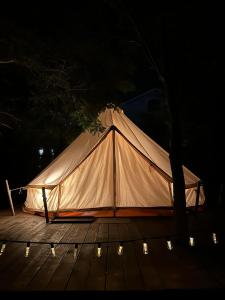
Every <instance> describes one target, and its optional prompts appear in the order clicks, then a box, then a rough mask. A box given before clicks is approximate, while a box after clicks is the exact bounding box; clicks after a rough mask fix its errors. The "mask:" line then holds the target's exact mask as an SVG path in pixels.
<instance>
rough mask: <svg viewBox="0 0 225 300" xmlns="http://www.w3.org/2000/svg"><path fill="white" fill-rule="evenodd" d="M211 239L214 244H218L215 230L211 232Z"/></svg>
mask: <svg viewBox="0 0 225 300" xmlns="http://www.w3.org/2000/svg"><path fill="white" fill-rule="evenodd" d="M212 239H213V243H214V244H218V239H217V236H216V233H215V232H213V234H212Z"/></svg>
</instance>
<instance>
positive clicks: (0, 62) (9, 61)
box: [0, 59, 16, 64]
mask: <svg viewBox="0 0 225 300" xmlns="http://www.w3.org/2000/svg"><path fill="white" fill-rule="evenodd" d="M15 62H16V61H15V60H14V59H11V60H0V64H12V63H15Z"/></svg>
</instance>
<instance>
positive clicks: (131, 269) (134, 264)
mask: <svg viewBox="0 0 225 300" xmlns="http://www.w3.org/2000/svg"><path fill="white" fill-rule="evenodd" d="M121 235H122V239H123V240H125V241H126V240H132V239H139V238H141V235H140V233H139V232H138V231H137V230H135V226H134V225H133V223H130V224H124V226H122V232H121ZM138 251H142V249H141V247H140V248H138V247H137V243H135V242H128V243H125V244H124V253H123V256H122V259H123V267H124V275H125V282H126V290H142V289H143V288H144V283H143V281H142V277H141V273H140V268H139V262H138V260H137V253H136V252H138Z"/></svg>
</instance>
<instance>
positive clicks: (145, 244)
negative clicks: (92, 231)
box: [0, 232, 219, 260]
mask: <svg viewBox="0 0 225 300" xmlns="http://www.w3.org/2000/svg"><path fill="white" fill-rule="evenodd" d="M195 234H196V232H195ZM175 236H176V235H173V236H167V237H166V246H167V249H168V250H170V251H171V250H172V249H173V248H174V246H173V244H172V241H171V240H170V239H169V238H170V237H175ZM211 237H212V240H213V243H214V244H218V242H219V241H218V237H217V233H215V232H213V233H211ZM151 239H165V236H164V237H163V236H159V237H152V238H151V237H147V238H146V237H145V238H144V239H143V238H142V251H143V254H144V255H146V254H149V245H148V240H151ZM140 240H141V239H132V240H125V241H115V240H114V241H105V242H102V243H107V244H111V243H119V246H118V248H117V254H118V255H119V256H121V255H123V251H124V249H123V248H124V245H123V244H124V243H128V242H136V241H140ZM0 243H1V249H0V256H1V255H3V253H4V251H5V248H6V245H7V243H24V244H26V250H25V254H24V256H25V257H28V256H29V254H30V246H31V243H34V244H35V243H36V244H49V245H50V246H51V252H52V255H53V256H54V257H55V256H56V252H55V247H54V245H55V244H69V245H74V253H73V256H74V260H75V259H76V258H77V255H78V246H79V243H74V242H55V243H50V242H47V241H46V242H44V241H22V240H1V241H0ZM102 243H98V242H82V244H92V245H93V244H95V245H96V244H97V249H96V255H97V257H98V258H100V257H101V256H102V247H101V244H102ZM189 246H191V247H194V246H195V238H194V237H193V235H192V236H189Z"/></svg>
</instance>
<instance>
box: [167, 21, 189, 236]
mask: <svg viewBox="0 0 225 300" xmlns="http://www.w3.org/2000/svg"><path fill="white" fill-rule="evenodd" d="M174 25H175V24H174V23H173V19H172V21H171V18H165V19H163V20H162V27H163V28H162V44H163V48H164V49H166V51H164V72H165V78H166V83H165V81H164V82H163V86H164V91H165V97H166V101H167V104H168V108H169V111H170V118H171V140H170V164H171V171H172V177H173V197H174V199H173V200H174V211H175V224H176V233H177V235H178V236H180V237H181V239H180V240H181V241H184V240H185V238H186V236H187V234H188V222H187V215H186V197H185V181H184V173H183V167H182V156H181V133H180V127H181V124H180V120H179V100H180V99H179V98H180V97H179V76H180V74H179V73H178V70H179V67H177V68H176V67H175V65H176V66H177V65H179V54H178V53H176V52H175V53H174V49H175V48H179V47H176V40H177V39H176V38H177V37H176V33H175V32H176V31H175V30H171V27H172V29H173V26H174ZM168 27H169V28H170V30H168ZM171 32H172V33H173V35H172V36H171ZM174 33H175V35H174ZM171 41H172V43H171ZM170 45H171V46H170ZM171 47H172V48H171ZM175 61H176V63H175ZM174 78H176V79H177V81H176V80H174ZM168 87H169V88H168Z"/></svg>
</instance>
